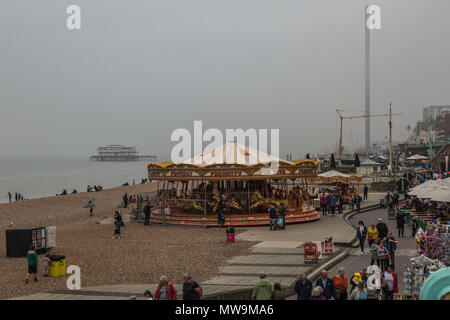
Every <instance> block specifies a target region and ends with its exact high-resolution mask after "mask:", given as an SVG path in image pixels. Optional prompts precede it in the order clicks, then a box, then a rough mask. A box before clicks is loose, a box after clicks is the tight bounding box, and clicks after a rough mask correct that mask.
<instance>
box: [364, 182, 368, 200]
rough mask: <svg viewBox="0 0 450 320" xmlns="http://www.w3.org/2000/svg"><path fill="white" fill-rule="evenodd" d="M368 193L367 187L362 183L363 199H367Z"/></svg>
mask: <svg viewBox="0 0 450 320" xmlns="http://www.w3.org/2000/svg"><path fill="white" fill-rule="evenodd" d="M368 195H369V187H368V186H367V184H366V185H364V200H367V197H368Z"/></svg>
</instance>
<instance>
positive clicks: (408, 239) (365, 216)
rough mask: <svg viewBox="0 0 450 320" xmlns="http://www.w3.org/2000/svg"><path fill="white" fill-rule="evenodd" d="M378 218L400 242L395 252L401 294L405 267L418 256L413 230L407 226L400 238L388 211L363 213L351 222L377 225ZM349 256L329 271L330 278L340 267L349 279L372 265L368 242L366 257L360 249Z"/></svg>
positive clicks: (354, 217) (382, 209) (381, 209)
mask: <svg viewBox="0 0 450 320" xmlns="http://www.w3.org/2000/svg"><path fill="white" fill-rule="evenodd" d="M378 218H382V219H383V221H384V222H385V223H386V225H387V226H388V228H389V230H390V231H392V233H393V236H394V238H396V240H398V241H399V244H398V246H397V248H398V249H397V250H396V252H395V269H396V270H395V271H396V273H397V275H398V277H399V279H398V280H399V292H400V293H402V291H403V272H404V271H405V265H406V264H409V259H410V258H412V257H415V256H416V255H417V247H416V241H415V240H414V238H413V237H412V236H411V234H412V232H411V228H410V227H409V226H407V225H405V234H404V236H405V237H404V238H399V237H398V234H397V233H398V230H397V229H396V226H397V224H396V221H395V220H388V215H387V209H386V208H380V209H376V210H373V211H368V212H363V213H360V214H357V215H355V216H353V217H352V218H351V219H350V222H352V223H353V224H355V225H356V224H357V223H358V221H359V220H362V221H364V223H365V224H366V225H370V224H371V223H375V224H376V223H377V222H378ZM349 254H350V255H349V256H348V257H347V258H346V259H345V260H343V261H342V262H340V263H338V264H337V265H335V266H334V267H333V268H331V269H330V270H329V275H330V277H331V276H333V275H335V274H337V271H338V268H339V267H345V269H346V276H347V277H348V278H350V277H351V275H352V274H353V273H355V272H360V271H361V270H362V269H364V268H367V267H368V266H369V264H370V260H371V257H370V253H369V248H368V244H367V242H366V243H365V250H364V255H363V256H361V255H360V250H359V248H354V249H349Z"/></svg>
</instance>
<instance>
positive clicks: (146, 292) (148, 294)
mask: <svg viewBox="0 0 450 320" xmlns="http://www.w3.org/2000/svg"><path fill="white" fill-rule="evenodd" d="M144 297H145V298H146V299H147V300H153V295H152V293H151V292H150V290H147V291H145V292H144Z"/></svg>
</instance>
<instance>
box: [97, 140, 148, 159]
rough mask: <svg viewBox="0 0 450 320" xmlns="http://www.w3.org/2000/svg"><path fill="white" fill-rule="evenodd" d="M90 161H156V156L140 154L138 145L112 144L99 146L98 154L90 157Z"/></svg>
mask: <svg viewBox="0 0 450 320" xmlns="http://www.w3.org/2000/svg"><path fill="white" fill-rule="evenodd" d="M89 160H90V161H111V162H129V161H150V162H155V161H156V156H144V155H139V152H138V151H137V150H136V147H126V146H124V145H121V144H110V145H107V146H106V147H98V148H97V154H96V155H95V156H91V157H89Z"/></svg>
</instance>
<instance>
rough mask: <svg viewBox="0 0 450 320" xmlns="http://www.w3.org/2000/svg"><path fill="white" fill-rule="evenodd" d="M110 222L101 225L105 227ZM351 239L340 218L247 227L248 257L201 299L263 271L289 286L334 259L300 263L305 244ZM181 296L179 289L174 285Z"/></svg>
mask: <svg viewBox="0 0 450 320" xmlns="http://www.w3.org/2000/svg"><path fill="white" fill-rule="evenodd" d="M381 196H382V194H369V200H368V201H364V202H363V203H362V205H361V208H362V209H364V208H365V207H370V206H373V205H375V204H377V203H378V201H379V198H380V197H381ZM346 207H347V210H344V212H348V211H349V209H348V206H346ZM110 220H111V221H112V218H109V219H105V220H103V221H102V223H109V222H110ZM354 235H355V230H354V229H353V228H352V227H351V226H350V225H349V224H348V223H347V222H346V221H345V220H344V219H343V217H342V215H339V214H336V216H335V217H332V216H325V217H323V216H322V217H321V219H320V220H319V221H314V222H310V223H301V224H295V225H287V226H286V229H285V230H277V231H270V230H269V228H268V227H267V226H264V227H251V228H248V230H247V231H244V232H243V233H240V234H239V235H237V237H236V241H259V243H258V244H256V245H255V246H253V248H252V253H251V254H250V255H247V256H237V257H233V258H232V259H230V260H229V261H228V262H229V264H228V265H226V266H223V267H221V268H220V271H219V274H218V275H216V276H215V277H212V278H211V279H208V280H207V281H205V282H203V283H202V284H201V285H202V288H203V291H204V295H211V294H215V293H219V292H224V291H230V290H236V289H244V288H252V287H253V286H254V285H255V284H256V283H257V282H258V281H259V273H260V272H261V271H264V272H266V273H267V274H268V278H269V279H270V280H271V281H272V282H273V283H275V282H279V283H280V284H281V285H283V286H291V285H292V284H293V283H294V282H295V281H296V279H297V277H298V276H299V275H300V274H301V273H302V272H307V273H308V274H309V273H311V272H312V271H314V270H315V269H317V268H318V267H320V265H323V264H325V263H327V262H329V261H330V259H331V258H333V257H334V256H336V255H337V254H339V253H340V252H341V251H342V250H341V249H339V253H337V254H335V255H334V256H330V255H323V259H322V260H321V261H320V263H319V265H309V264H308V265H307V264H305V263H304V257H303V251H304V249H303V244H304V243H305V242H307V241H324V239H325V238H326V237H330V236H331V237H333V239H334V241H335V242H341V243H346V244H347V243H349V242H351V241H352V239H353V238H354ZM175 286H176V288H177V290H178V292H179V293H181V290H180V289H181V285H179V284H177V285H175ZM149 288H150V290H151V291H152V292H154V290H155V288H156V285H155V284H153V285H114V286H100V287H89V288H82V290H79V291H69V290H59V291H53V292H46V293H37V294H33V295H30V296H25V297H18V298H15V299H36V300H41V299H43V300H48V299H51V300H57V299H64V300H66V299H69V300H70V299H77V300H80V299H81V300H103V299H106V300H110V299H119V300H123V299H129V297H130V296H137V297H141V298H142V296H143V293H144V292H145V290H147V289H149Z"/></svg>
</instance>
